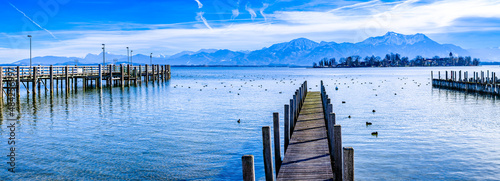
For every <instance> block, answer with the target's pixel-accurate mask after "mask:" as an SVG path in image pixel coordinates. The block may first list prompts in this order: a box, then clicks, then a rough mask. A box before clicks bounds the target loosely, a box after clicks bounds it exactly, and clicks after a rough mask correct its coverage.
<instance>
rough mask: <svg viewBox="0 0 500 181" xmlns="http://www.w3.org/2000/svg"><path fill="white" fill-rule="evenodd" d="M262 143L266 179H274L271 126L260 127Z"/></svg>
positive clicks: (270, 180) (269, 180)
mask: <svg viewBox="0 0 500 181" xmlns="http://www.w3.org/2000/svg"><path fill="white" fill-rule="evenodd" d="M262 143H263V152H264V153H263V155H264V170H265V173H266V181H274V176H273V156H272V155H273V151H272V150H271V128H270V127H269V126H264V127H262Z"/></svg>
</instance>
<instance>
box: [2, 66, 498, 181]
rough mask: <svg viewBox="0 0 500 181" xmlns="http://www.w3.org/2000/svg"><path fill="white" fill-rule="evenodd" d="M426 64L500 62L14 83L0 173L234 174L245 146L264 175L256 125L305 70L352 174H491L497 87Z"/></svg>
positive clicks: (238, 174) (196, 71) (268, 117)
mask: <svg viewBox="0 0 500 181" xmlns="http://www.w3.org/2000/svg"><path fill="white" fill-rule="evenodd" d="M431 70H432V71H439V70H440V71H444V70H468V71H469V72H472V71H480V70H491V71H495V72H500V67H498V66H496V67H495V66H490V67H434V68H352V69H305V68H172V72H173V73H172V79H171V80H170V81H169V82H161V83H151V82H150V83H149V85H146V84H142V85H141V86H137V87H135V86H132V87H125V88H119V87H115V88H112V89H110V88H104V89H102V90H96V89H92V90H88V91H82V90H79V91H78V93H70V94H62V93H57V94H55V95H54V96H52V97H51V96H50V95H47V94H44V93H43V92H42V94H39V95H37V96H36V97H35V98H33V97H32V96H26V95H23V96H22V97H21V99H20V101H21V106H20V110H19V112H20V115H21V118H20V120H19V121H18V122H17V127H16V128H17V129H16V132H15V134H16V145H15V147H16V168H15V170H16V173H10V172H8V171H7V169H8V168H9V166H8V164H7V162H8V159H9V157H7V156H6V155H7V154H9V148H10V146H9V145H8V144H7V142H8V139H9V133H10V131H9V130H8V128H7V126H8V125H7V122H6V120H3V121H2V122H1V126H0V127H1V130H0V134H1V139H0V153H1V154H2V156H1V157H0V180H109V179H111V180H127V179H132V180H158V179H163V180H165V179H166V180H241V179H242V171H241V156H242V155H245V154H253V155H254V156H255V169H256V177H257V178H258V179H259V180H264V168H263V158H262V134H261V127H262V126H271V125H272V113H273V112H279V113H280V117H281V118H280V119H281V132H283V109H284V108H283V105H284V104H287V103H289V99H290V98H291V97H292V94H293V93H294V91H295V89H297V88H298V87H299V85H300V83H302V82H303V81H304V80H307V81H308V84H309V88H311V91H318V90H319V87H318V85H319V83H320V80H324V83H325V85H326V86H327V87H326V88H327V93H328V94H329V96H330V97H331V98H332V103H333V105H334V112H335V113H336V114H337V123H338V124H341V125H342V133H343V135H342V139H343V146H352V147H353V148H354V150H355V151H354V153H355V154H354V155H355V156H354V160H355V178H356V180H499V179H500V118H499V115H500V109H499V108H500V101H499V99H498V97H492V96H488V95H476V94H471V93H463V92H458V91H451V90H440V89H435V88H432V86H431V85H430V82H431V81H430V71H431ZM434 75H437V73H435V74H434ZM442 75H443V74H442ZM336 86H337V87H338V90H337V91H336V90H335V87H336ZM80 89H81V88H80ZM342 101H345V102H346V103H345V104H343V103H342ZM372 110H376V112H375V113H373V112H372ZM2 111H3V114H4V115H5V114H7V110H6V109H5V108H4V109H3V110H2ZM349 115H350V116H351V118H348V116H349ZM238 119H240V120H241V123H237V120H238ZM366 121H369V122H372V123H373V125H371V126H366V124H365V122H366ZM374 131H378V133H379V134H378V136H377V137H376V136H372V135H371V132H374ZM281 139H283V137H282V138H281ZM281 143H282V144H283V141H281ZM282 147H283V145H282ZM281 150H283V148H282V149H281Z"/></svg>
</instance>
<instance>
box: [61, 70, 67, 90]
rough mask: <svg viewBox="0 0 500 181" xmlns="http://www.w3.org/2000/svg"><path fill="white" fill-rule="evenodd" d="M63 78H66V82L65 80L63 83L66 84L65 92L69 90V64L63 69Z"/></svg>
mask: <svg viewBox="0 0 500 181" xmlns="http://www.w3.org/2000/svg"><path fill="white" fill-rule="evenodd" d="M64 78H65V79H66V82H65V84H66V92H68V91H69V66H68V65H66V70H65V74H64ZM61 86H62V84H61Z"/></svg>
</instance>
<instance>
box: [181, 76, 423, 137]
mask: <svg viewBox="0 0 500 181" xmlns="http://www.w3.org/2000/svg"><path fill="white" fill-rule="evenodd" d="M176 76H177V77H182V78H196V76H192V75H179V74H178V75H176ZM342 77H343V78H345V79H347V81H345V82H339V80H342V79H341V78H338V77H337V78H336V79H335V80H334V79H330V81H335V82H333V85H334V86H335V88H333V89H332V88H326V89H327V94H328V93H330V94H335V92H337V91H339V87H340V88H345V89H350V88H351V87H350V86H351V85H355V84H359V85H373V82H359V80H358V76H356V77H352V76H342ZM200 78H202V76H200ZM221 78H222V79H226V80H229V81H230V82H234V83H228V81H222V79H218V81H220V85H221V86H223V87H219V89H221V88H231V90H229V91H227V92H225V93H230V94H231V93H236V95H238V96H239V95H240V93H241V92H243V91H242V88H243V89H244V88H248V87H254V88H260V89H263V91H268V89H265V88H264V85H263V84H259V83H258V81H259V80H269V78H270V77H268V76H265V75H261V76H257V75H243V76H242V77H239V78H238V77H236V76H231V77H230V79H228V77H221ZM271 79H272V80H273V81H276V82H275V84H278V85H280V84H283V85H285V84H289V85H300V84H301V83H302V81H304V80H306V78H305V77H301V78H299V79H303V80H299V81H297V78H296V77H295V78H294V77H292V76H291V75H289V76H288V77H286V78H285V77H282V78H279V79H278V78H272V77H271ZM349 79H350V80H349ZM397 79H398V80H400V81H403V80H408V78H407V77H398V78H397ZM387 82H388V81H387V80H382V81H380V82H379V85H377V88H378V87H381V85H383V84H384V83H387ZM236 83H239V84H240V85H237V84H236ZM311 83H313V82H309V81H308V84H309V85H311ZM328 83H332V82H325V87H329V85H328ZM412 83H413V84H415V85H417V87H420V86H421V85H422V83H420V82H417V81H415V80H412ZM195 84H201V85H202V86H201V88H199V91H203V90H204V89H212V88H209V85H208V84H207V83H203V80H200V81H196V82H195ZM233 84H234V85H233ZM313 84H314V83H313ZM314 85H315V87H319V84H314ZM405 85H407V83H406V82H405V83H404V84H403V86H402V87H401V89H404V86H405ZM425 85H426V86H429V85H430V82H427V83H425ZM273 86H274V85H273ZM173 88H175V89H176V88H185V87H184V85H179V84H176V85H174V86H173ZM186 88H187V89H192V87H191V86H187V87H186ZM234 88H237V89H238V90H237V91H235V92H233V91H234V90H233V89H234ZM377 88H373V89H372V90H373V91H377ZM193 89H194V86H193ZM196 89H198V88H196ZM270 89H271V88H270ZM317 89H319V88H317ZM213 90H218V89H217V87H214V88H213ZM309 91H313V88H311V86H309ZM316 91H318V90H316ZM332 91H335V92H332ZM220 93H223V92H220ZM277 93H278V94H283V91H279V92H277ZM292 94H293V93H292V92H290V95H292ZM397 95H398V94H397V92H394V96H397ZM374 96H378V93H375V94H374ZM331 99H332V101H333V98H331ZM341 103H342V104H346V101H345V100H342V101H341ZM334 107H335V106H334ZM334 109H335V108H334ZM371 112H372V113H373V114H375V113H376V110H375V109H373V110H372V111H371ZM347 118H348V119H351V118H353V117H352V116H351V115H348V116H347ZM236 122H237V123H238V124H239V123H241V122H242V121H241V119H238V120H237V121H236ZM365 125H366V127H367V128H369V127H370V126H372V125H373V123H372V122H370V121H366V122H365ZM371 135H372V136H376V137H378V131H373V132H371Z"/></svg>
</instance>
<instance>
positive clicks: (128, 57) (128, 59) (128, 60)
mask: <svg viewBox="0 0 500 181" xmlns="http://www.w3.org/2000/svg"><path fill="white" fill-rule="evenodd" d="M127 62H128V63H129V64H130V55H129V51H128V47H127Z"/></svg>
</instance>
